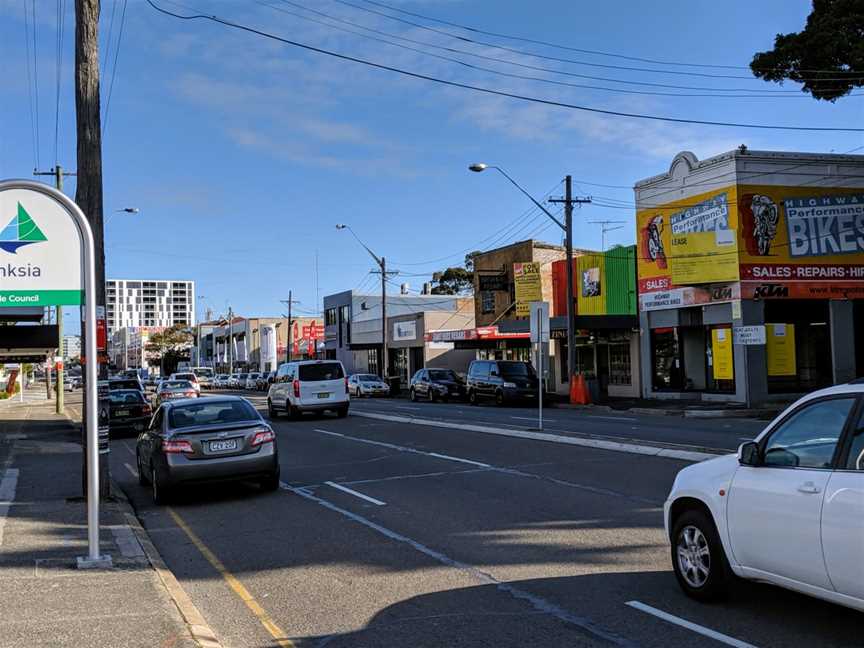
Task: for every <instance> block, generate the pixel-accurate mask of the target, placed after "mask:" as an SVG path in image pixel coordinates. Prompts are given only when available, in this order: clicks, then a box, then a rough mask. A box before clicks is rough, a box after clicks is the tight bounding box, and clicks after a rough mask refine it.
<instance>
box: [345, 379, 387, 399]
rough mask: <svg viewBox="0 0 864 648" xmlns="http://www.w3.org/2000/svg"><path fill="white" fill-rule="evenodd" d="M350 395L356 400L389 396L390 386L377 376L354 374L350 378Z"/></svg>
mask: <svg viewBox="0 0 864 648" xmlns="http://www.w3.org/2000/svg"><path fill="white" fill-rule="evenodd" d="M348 393H350V394H351V396H354V397H356V398H363V397H372V396H389V395H390V386H389V385H388V384H387V383H385V382H384V381H383V380H381V379H380V378H379V377H378V376H376V375H375V374H352V375H350V376H348Z"/></svg>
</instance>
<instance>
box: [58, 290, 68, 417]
mask: <svg viewBox="0 0 864 648" xmlns="http://www.w3.org/2000/svg"><path fill="white" fill-rule="evenodd" d="M57 339H58V340H59V343H60V349H59V356H60V362H59V363H58V364H57V408H56V411H57V413H58V414H62V413H63V408H64V406H65V403H64V402H63V400H64V396H65V395H64V393H63V389H64V387H63V371H64V369H63V362H65V360H66V358H65V357H64V356H63V307H62V306H58V307H57Z"/></svg>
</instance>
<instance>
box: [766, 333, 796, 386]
mask: <svg viewBox="0 0 864 648" xmlns="http://www.w3.org/2000/svg"><path fill="white" fill-rule="evenodd" d="M765 329H766V340H765V352H766V356H767V362H768V375H769V376H794V375H796V374H797V373H798V369H797V364H796V362H795V325H794V324H766V325H765Z"/></svg>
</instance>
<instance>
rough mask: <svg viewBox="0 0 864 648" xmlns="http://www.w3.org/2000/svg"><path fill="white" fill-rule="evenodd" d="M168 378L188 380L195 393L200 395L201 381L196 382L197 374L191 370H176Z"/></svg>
mask: <svg viewBox="0 0 864 648" xmlns="http://www.w3.org/2000/svg"><path fill="white" fill-rule="evenodd" d="M169 380H188V381H189V382H191V383H192V387H194V388H195V393H196V394H198V395H199V396H200V395H201V383H199V382H198V376H196V375H195V374H194V373H193V372H191V371H178V372H176V373H173V374H171V377H170V378H169Z"/></svg>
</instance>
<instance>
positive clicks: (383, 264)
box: [336, 223, 399, 380]
mask: <svg viewBox="0 0 864 648" xmlns="http://www.w3.org/2000/svg"><path fill="white" fill-rule="evenodd" d="M336 229H337V230H343V229H347V230H348V231H349V232H351V235H352V236H353V237H354V238H355V239H357V242H358V243H359V244H360V245H362V246H363V249H364V250H366V251H367V252H368V253H369V255H370V256H371V257H372V258H373V259H375V263H377V264H378V268H379V269H378V271H377V272H376V274H377V273H379V272H380V273H381V366H380V367H379V368H378V369H379V371H378V373H379V374H380V376H381V379H382V380H386V379H387V275H396V274H399V273H398V272H387V261H386V260H385V259H384V257H379V256H378V255H377V254H375V253H374V252H373V251H372V250H370V249H369V247H368V246H367V245H366V244H365V243H364V242H363V241H361V240H360V237H359V236H357V234H355V233H354V230H353V229H351V226H350V225H343V224H341V223H339V224H338V225H336ZM373 272H374V271H373Z"/></svg>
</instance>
